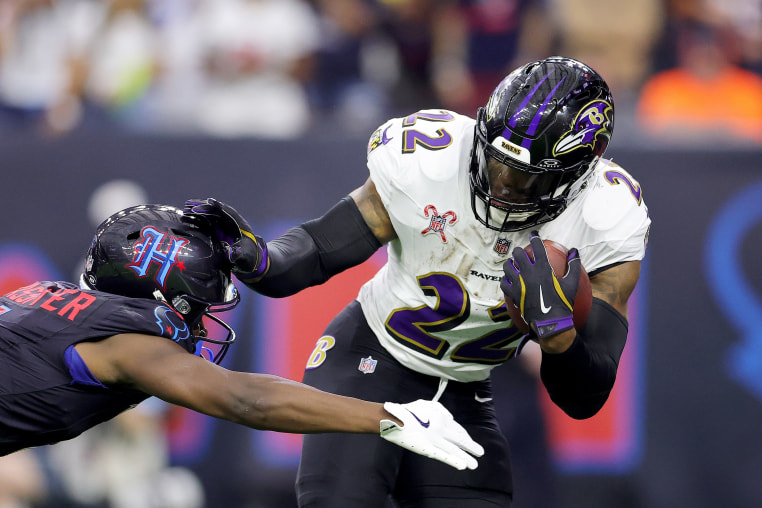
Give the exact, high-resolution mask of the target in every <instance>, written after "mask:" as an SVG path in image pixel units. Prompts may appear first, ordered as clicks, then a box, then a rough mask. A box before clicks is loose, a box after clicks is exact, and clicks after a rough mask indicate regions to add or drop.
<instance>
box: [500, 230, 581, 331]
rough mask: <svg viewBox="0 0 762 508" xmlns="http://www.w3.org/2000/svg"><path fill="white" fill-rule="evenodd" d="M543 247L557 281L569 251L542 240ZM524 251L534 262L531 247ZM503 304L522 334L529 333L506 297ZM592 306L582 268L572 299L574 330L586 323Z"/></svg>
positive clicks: (512, 304) (519, 315)
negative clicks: (575, 293)
mask: <svg viewBox="0 0 762 508" xmlns="http://www.w3.org/2000/svg"><path fill="white" fill-rule="evenodd" d="M542 243H543V244H544V245H545V251H546V252H547V253H548V260H549V261H550V266H552V267H553V271H554V272H555V274H556V277H558V278H559V279H560V278H562V277H563V276H564V275H565V274H566V270H567V265H566V256H568V254H569V249H567V248H566V247H564V246H563V245H561V244H560V243H556V242H554V241H552V240H543V241H542ZM524 250H525V251H526V252H527V254H529V259H531V260H532V261H534V252H533V251H532V247H531V246H530V245H527V246H526V247H524ZM505 304H506V307H507V308H508V314H509V315H510V316H511V319H512V320H513V323H514V324H515V325H516V326H517V327H518V329H519V330H521V331H522V332H525V333H526V332H528V331H529V325H528V324H527V322H526V321H524V318H523V317H522V316H521V311H520V310H519V308H518V307H517V306H516V305H514V303H513V302H512V301H511V300H510V299H509V298H508V297H507V296H506V297H505ZM592 304H593V291H592V288H591V287H590V277H588V275H587V272H586V271H585V267H584V266H583V267H582V270H581V271H580V275H579V286H578V287H577V295H576V296H575V297H574V328H576V329H577V330H580V329H581V328H582V327H583V326H584V325H585V323H586V322H587V316H588V315H589V314H590V307H591V306H592Z"/></svg>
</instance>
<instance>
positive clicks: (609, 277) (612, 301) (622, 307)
mask: <svg viewBox="0 0 762 508" xmlns="http://www.w3.org/2000/svg"><path fill="white" fill-rule="evenodd" d="M639 277H640V261H627V262H626V263H622V264H620V265H616V266H613V267H611V268H608V269H606V270H603V271H600V272H598V273H596V274H595V275H594V276H592V277H590V285H591V286H592V289H593V296H594V297H595V298H600V299H601V300H603V301H605V302H606V303H608V304H609V305H611V306H612V307H614V308H615V309H616V310H617V311H618V312H619V313H621V314H622V316H624V317H625V318H626V317H627V302H628V300H629V299H630V295H631V294H632V292H633V291H634V290H635V285H636V284H637V283H638V278H639Z"/></svg>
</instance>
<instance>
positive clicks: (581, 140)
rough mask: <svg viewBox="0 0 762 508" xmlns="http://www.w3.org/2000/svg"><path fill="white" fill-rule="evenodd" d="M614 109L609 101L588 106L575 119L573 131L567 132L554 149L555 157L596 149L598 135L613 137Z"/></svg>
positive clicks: (596, 102)
mask: <svg viewBox="0 0 762 508" xmlns="http://www.w3.org/2000/svg"><path fill="white" fill-rule="evenodd" d="M613 110H614V108H613V107H612V106H611V104H610V103H609V102H608V101H605V100H602V99H597V100H594V101H592V102H590V103H589V104H587V105H586V106H585V107H584V108H582V110H581V111H580V112H579V114H578V115H577V116H576V118H575V119H574V123H573V124H572V128H571V130H569V131H568V132H566V133H565V134H564V135H563V136H561V139H559V140H558V142H557V143H556V144H555V146H554V147H553V155H561V154H564V153H568V152H571V151H572V150H576V149H577V148H580V147H588V148H590V149H594V148H595V141H596V139H597V138H598V135H600V134H603V135H605V136H607V137H611V127H610V126H611V113H612V112H613Z"/></svg>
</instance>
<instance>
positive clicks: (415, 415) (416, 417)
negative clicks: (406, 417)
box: [407, 409, 431, 429]
mask: <svg viewBox="0 0 762 508" xmlns="http://www.w3.org/2000/svg"><path fill="white" fill-rule="evenodd" d="M407 412H408V413H410V414H411V415H413V417H414V418H415V419H416V420H418V423H420V424H421V426H422V427H423V428H425V429H427V428H429V425H431V422H430V421H428V420H426V421H425V422H424V421H423V420H421V419H420V418H418V415H417V414H415V413H413V412H412V411H410V410H409V409H408V410H407Z"/></svg>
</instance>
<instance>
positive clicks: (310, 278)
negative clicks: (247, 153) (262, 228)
mask: <svg viewBox="0 0 762 508" xmlns="http://www.w3.org/2000/svg"><path fill="white" fill-rule="evenodd" d="M185 209H186V213H188V214H189V215H191V216H196V217H199V218H201V219H203V220H206V221H208V223H210V224H211V225H212V227H213V228H214V229H216V230H217V231H219V233H220V234H219V235H218V236H219V237H220V240H221V241H226V239H227V238H230V237H231V236H232V239H230V240H229V241H226V243H230V245H231V248H230V250H229V252H230V260H231V262H232V263H233V272H234V273H235V274H236V276H237V277H238V279H239V280H240V281H242V282H244V283H245V284H246V285H247V286H249V287H250V288H252V289H254V290H255V291H257V292H259V293H262V294H264V295H267V296H272V297H285V296H290V295H292V294H294V293H297V292H299V291H301V290H302V289H305V288H307V287H310V286H315V285H318V284H322V283H324V282H326V281H327V280H328V279H330V278H331V277H332V276H334V275H336V274H337V273H340V272H342V271H344V270H346V269H347V268H351V267H352V266H355V265H359V264H360V263H362V262H363V261H365V260H366V259H368V258H369V257H370V256H371V255H372V254H373V253H374V252H375V251H376V250H378V248H379V247H381V245H382V244H383V243H385V242H387V241H389V240H390V239H392V238H393V237H394V229H393V228H392V225H391V221H390V220H389V216H388V215H387V213H386V210H385V209H384V207H383V205H382V204H381V199H380V198H379V196H378V193H377V192H376V189H375V186H374V185H373V182H372V181H371V180H368V181H367V182H366V183H365V184H364V185H363V186H362V187H360V188H358V189H356V190H355V191H353V192H352V194H351V195H350V196H347V197H345V198H343V199H342V200H341V201H339V202H338V203H337V204H336V205H334V206H333V207H332V208H331V209H330V210H328V212H326V213H325V214H324V215H323V216H322V217H320V218H318V219H314V220H311V221H308V222H305V223H304V224H302V225H300V226H296V227H294V228H291V229H289V230H288V231H287V232H286V233H284V234H283V235H282V236H280V237H279V238H276V239H274V240H271V241H269V242H267V243H266V244H265V242H263V241H262V239H261V238H259V237H257V236H255V235H254V234H253V233H251V227H250V226H249V224H248V222H246V220H245V219H244V218H243V217H241V216H240V214H238V212H236V211H235V210H234V209H233V208H232V207H230V206H229V205H226V204H224V203H220V202H219V201H216V200H214V199H211V198H208V199H204V200H190V201H188V202H186V205H185ZM237 231H240V233H238V234H237V235H236V234H231V232H233V233H235V232H237Z"/></svg>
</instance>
